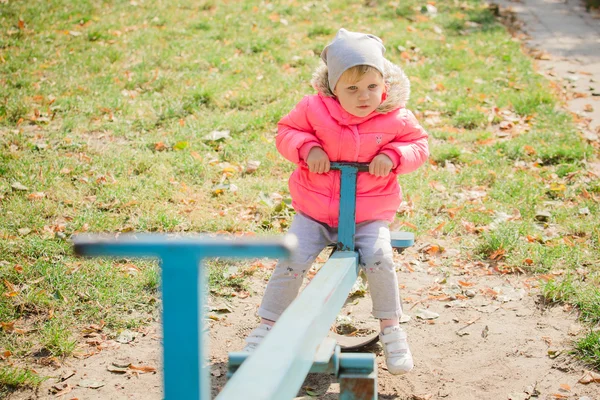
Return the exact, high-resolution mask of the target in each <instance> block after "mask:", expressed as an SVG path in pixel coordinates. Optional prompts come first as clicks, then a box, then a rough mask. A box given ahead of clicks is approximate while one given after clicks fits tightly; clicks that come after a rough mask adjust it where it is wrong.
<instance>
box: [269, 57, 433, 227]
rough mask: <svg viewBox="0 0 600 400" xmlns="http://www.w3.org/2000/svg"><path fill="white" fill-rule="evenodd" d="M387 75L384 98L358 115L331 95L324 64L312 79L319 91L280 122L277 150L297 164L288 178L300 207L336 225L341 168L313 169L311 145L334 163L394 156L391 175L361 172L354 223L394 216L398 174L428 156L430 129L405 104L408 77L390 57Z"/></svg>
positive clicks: (398, 192) (295, 203)
mask: <svg viewBox="0 0 600 400" xmlns="http://www.w3.org/2000/svg"><path fill="white" fill-rule="evenodd" d="M384 79H385V80H386V83H387V84H388V86H389V88H388V91H387V97H386V98H385V100H384V101H383V102H382V104H381V105H380V106H379V107H378V109H377V110H376V111H374V112H372V113H371V114H370V115H368V116H366V117H356V116H353V115H352V114H349V113H348V112H346V111H345V110H344V109H343V108H342V106H341V105H340V103H339V102H338V101H337V100H336V99H335V98H334V97H333V95H332V93H331V92H330V91H329V88H328V84H327V72H326V68H324V66H321V67H320V69H319V70H317V72H316V73H315V75H314V77H313V82H312V83H313V86H315V88H316V89H317V90H318V91H319V94H317V95H311V96H306V97H304V98H303V99H302V101H300V103H298V104H297V105H296V107H295V108H294V109H293V110H292V111H291V112H290V113H289V114H288V115H286V116H285V117H283V118H282V119H281V121H279V124H278V135H277V138H276V143H277V149H278V150H279V152H280V153H281V154H282V155H283V156H284V157H285V158H286V159H288V160H290V161H291V162H293V163H296V164H298V168H296V170H295V171H294V172H293V174H292V176H291V177H290V180H289V187H290V194H291V196H292V205H293V207H294V209H295V210H296V211H299V212H302V213H304V214H306V215H308V216H309V217H311V218H314V219H316V220H317V221H321V222H323V223H325V224H327V225H329V226H332V227H337V226H338V214H339V197H340V176H339V174H340V173H339V171H333V170H332V171H329V172H328V173H325V174H316V173H311V172H310V171H309V170H308V166H307V164H306V162H305V160H306V157H307V155H308V153H309V151H310V149H311V148H313V147H314V146H320V147H322V148H323V149H324V150H325V152H326V153H327V154H328V156H329V160H330V161H332V162H335V161H352V162H361V163H369V162H371V160H372V159H373V157H375V156H376V155H377V154H380V153H384V154H386V155H387V156H389V157H390V159H391V160H392V162H393V164H394V167H393V169H392V173H390V174H389V175H388V176H386V177H376V176H374V175H371V174H369V173H368V172H362V173H359V174H358V179H357V187H356V223H361V222H364V221H368V220H388V221H390V222H391V221H393V219H394V216H395V214H396V210H397V209H398V206H399V205H400V202H401V200H402V193H401V190H400V185H399V184H398V181H397V178H396V176H397V175H399V174H407V173H409V172H412V171H414V170H416V169H417V168H418V167H419V166H421V165H422V164H423V163H424V162H425V161H426V160H427V157H428V156H429V149H428V145H427V133H426V132H425V130H423V128H422V127H421V126H420V125H419V123H418V122H417V120H416V118H415V116H414V115H413V114H412V113H411V112H410V111H408V110H407V109H406V108H404V105H405V102H406V100H407V99H408V93H409V90H410V89H409V83H408V79H407V78H406V76H405V75H404V73H403V72H402V70H401V69H400V67H398V66H396V65H394V64H392V63H390V62H387V64H386V71H385V74H384Z"/></svg>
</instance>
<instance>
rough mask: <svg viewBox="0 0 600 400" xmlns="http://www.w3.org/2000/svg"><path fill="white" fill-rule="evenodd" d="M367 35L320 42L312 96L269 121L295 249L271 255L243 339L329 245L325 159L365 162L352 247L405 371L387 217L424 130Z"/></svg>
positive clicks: (332, 207)
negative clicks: (288, 169) (284, 176)
mask: <svg viewBox="0 0 600 400" xmlns="http://www.w3.org/2000/svg"><path fill="white" fill-rule="evenodd" d="M384 52H385V47H384V46H383V43H382V42H381V40H380V39H379V38H378V37H376V36H373V35H368V34H364V33H358V32H349V31H347V30H345V29H340V30H339V32H338V33H337V35H336V37H335V39H334V40H333V41H332V42H331V43H330V44H329V45H327V46H326V47H325V49H324V50H323V53H322V54H321V58H322V59H323V61H324V64H322V65H321V66H320V67H319V68H318V69H317V70H316V72H315V73H314V75H313V79H312V84H313V86H314V88H315V89H316V90H317V91H318V94H316V95H310V96H306V97H304V98H303V99H302V101H300V103H298V104H297V105H296V107H295V108H294V109H293V110H292V111H291V112H290V113H289V114H288V115H287V116H285V117H284V118H283V119H282V120H281V121H279V124H278V135H277V138H276V143H277V149H278V150H279V152H280V153H281V154H282V155H283V156H284V157H285V158H287V159H288V160H290V161H291V162H293V163H295V164H297V165H298V168H296V170H295V171H294V173H293V174H292V176H291V178H290V180H289V188H290V194H291V196H292V205H293V207H294V209H295V210H296V216H295V218H294V220H293V222H292V224H291V227H290V230H289V233H292V234H295V235H296V236H297V237H298V247H297V248H298V250H297V251H295V252H294V253H293V254H292V256H291V258H290V259H287V260H282V261H280V262H279V263H278V264H277V266H276V268H275V271H274V272H273V275H272V276H271V279H270V280H269V283H268V285H267V288H266V290H265V295H264V298H263V301H262V304H261V306H260V309H259V311H258V314H259V316H260V317H261V323H260V325H259V326H258V327H257V328H256V329H255V330H254V331H252V333H251V334H250V335H249V337H248V338H247V339H246V342H247V345H246V347H245V349H244V350H245V351H253V350H254V349H255V348H256V347H257V346H258V344H259V343H260V342H261V341H262V340H263V338H264V337H265V335H266V334H267V333H268V332H269V331H270V330H271V327H272V326H273V325H274V324H275V321H277V319H278V318H279V316H280V315H281V314H282V313H283V311H284V310H285V309H286V308H287V307H288V306H289V305H290V303H291V302H292V301H293V300H294V298H295V297H296V296H297V295H298V290H299V289H300V286H301V284H302V280H303V278H304V276H305V274H306V271H307V270H308V269H309V268H310V266H311V265H312V263H313V261H314V260H315V258H316V257H317V256H318V255H319V253H320V252H321V251H322V250H323V248H324V247H325V246H327V245H329V244H334V243H336V242H337V226H338V212H339V204H338V203H339V195H340V193H339V190H340V188H339V172H337V171H330V170H329V167H330V162H335V161H346V162H361V163H369V173H359V174H358V178H357V189H356V224H357V225H356V234H355V244H356V248H357V249H358V252H359V255H360V265H361V267H362V268H364V270H365V272H366V275H367V280H368V282H369V289H370V293H371V297H372V300H373V311H372V312H373V315H374V316H375V317H376V318H378V319H379V320H380V328H381V333H380V339H381V342H382V344H383V349H384V353H385V360H386V363H387V367H388V370H389V371H390V373H392V374H404V373H406V372H408V371H410V370H411V369H412V368H413V360H412V355H411V352H410V349H409V348H408V343H407V341H406V333H405V332H404V331H403V330H402V329H401V328H400V324H399V319H400V317H401V316H402V309H401V306H400V294H399V290H398V278H397V276H396V271H395V269H394V263H393V253H392V247H391V244H390V231H389V228H388V226H389V223H390V222H391V221H393V219H394V216H395V214H396V210H397V209H398V206H399V205H400V202H401V196H402V195H401V191H400V185H399V184H398V181H397V179H396V176H397V175H399V174H407V173H409V172H412V171H414V170H416V169H417V168H418V167H419V166H420V165H421V164H423V163H424V162H425V160H426V159H427V157H428V156H429V150H428V145H427V133H426V132H425V131H424V130H423V128H422V127H421V126H420V125H419V123H418V122H417V120H416V118H415V116H414V115H413V114H412V113H411V112H410V111H408V110H407V109H406V108H405V105H406V101H407V100H408V95H409V91H410V84H409V81H408V78H407V77H406V75H405V74H404V72H403V71H402V69H401V68H400V67H398V66H396V65H394V64H392V63H391V62H390V61H388V60H387V59H385V58H384V56H383V54H384Z"/></svg>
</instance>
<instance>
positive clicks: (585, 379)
mask: <svg viewBox="0 0 600 400" xmlns="http://www.w3.org/2000/svg"><path fill="white" fill-rule="evenodd" d="M578 382H579V383H583V384H584V385H587V384H588V383H592V382H596V383H600V374H598V373H596V372H593V371H586V373H585V374H584V375H583V376H582V377H581V378H580V379H579V381H578Z"/></svg>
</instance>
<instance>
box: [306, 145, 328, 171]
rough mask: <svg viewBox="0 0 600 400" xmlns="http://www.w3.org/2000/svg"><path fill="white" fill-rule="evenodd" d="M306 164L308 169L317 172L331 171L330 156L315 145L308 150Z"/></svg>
mask: <svg viewBox="0 0 600 400" xmlns="http://www.w3.org/2000/svg"><path fill="white" fill-rule="evenodd" d="M306 164H308V170H309V171H310V172H314V173H315V174H324V173H326V172H329V167H330V166H329V157H327V153H325V151H324V150H323V149H322V148H320V147H318V146H315V147H313V148H312V149H310V151H309V152H308V156H307V157H306Z"/></svg>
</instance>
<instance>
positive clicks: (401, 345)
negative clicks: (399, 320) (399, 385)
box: [379, 325, 414, 375]
mask: <svg viewBox="0 0 600 400" xmlns="http://www.w3.org/2000/svg"><path fill="white" fill-rule="evenodd" d="M379 339H380V340H381V344H382V345H383V352H384V353H385V363H386V364H387V369H388V371H390V374H392V375H402V374H406V373H407V372H409V371H410V370H411V369H413V366H414V364H413V359H412V354H411V353H410V349H409V348H408V342H407V341H406V332H404V331H403V330H402V328H400V326H398V325H396V326H388V327H387V328H385V329H384V330H383V332H382V333H380V334H379Z"/></svg>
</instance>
